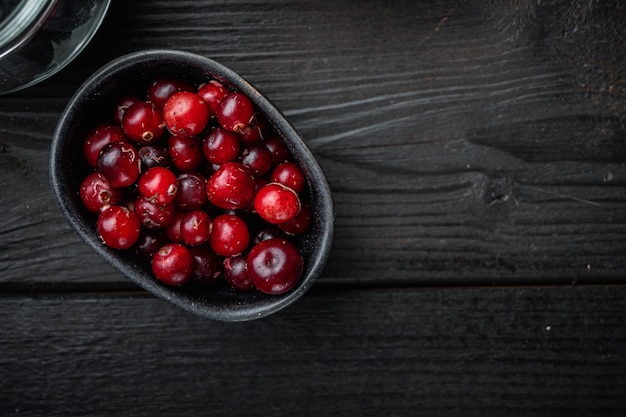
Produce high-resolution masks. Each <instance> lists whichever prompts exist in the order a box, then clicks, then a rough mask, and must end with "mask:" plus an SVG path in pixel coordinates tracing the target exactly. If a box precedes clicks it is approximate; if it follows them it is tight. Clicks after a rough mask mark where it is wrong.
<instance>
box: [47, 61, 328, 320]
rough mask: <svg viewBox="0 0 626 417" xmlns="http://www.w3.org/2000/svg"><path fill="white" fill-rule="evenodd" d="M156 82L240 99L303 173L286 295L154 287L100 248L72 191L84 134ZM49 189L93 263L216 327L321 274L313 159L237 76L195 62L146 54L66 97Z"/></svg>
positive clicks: (79, 175)
mask: <svg viewBox="0 0 626 417" xmlns="http://www.w3.org/2000/svg"><path fill="white" fill-rule="evenodd" d="M157 76H173V77H177V78H180V79H182V80H185V81H188V82H191V83H194V84H196V85H198V84H200V83H202V82H206V81H207V80H208V79H211V78H215V79H218V80H220V81H222V82H223V83H225V84H227V85H228V86H230V87H231V88H232V89H234V90H238V91H240V92H243V93H245V94H246V95H247V96H248V97H250V99H251V100H252V101H253V103H254V105H255V106H256V108H257V111H259V112H260V113H262V114H264V115H265V116H266V118H267V120H268V121H269V123H270V124H271V125H272V127H273V128H274V130H275V131H276V132H277V133H278V134H279V135H280V136H281V137H282V139H283V140H284V142H285V143H286V144H287V146H288V148H289V149H290V151H291V153H292V156H293V159H294V160H295V161H296V162H298V163H299V164H300V166H301V167H302V168H303V171H304V173H305V176H306V178H307V180H308V184H309V187H308V191H307V193H308V194H307V195H306V196H304V198H307V199H308V200H309V202H310V204H311V207H312V209H313V212H314V220H313V226H312V228H311V230H310V231H309V232H308V233H306V234H304V235H302V236H300V237H298V239H297V241H296V244H297V246H298V247H299V248H300V250H301V252H302V254H303V257H304V272H303V275H302V278H301V280H300V281H299V283H298V284H297V285H296V287H294V288H293V289H292V290H290V291H289V292H287V293H284V294H281V295H266V294H262V293H260V292H258V291H253V292H249V293H241V292H236V291H234V290H232V289H230V288H229V287H228V286H227V285H226V284H225V283H224V284H223V285H216V286H210V287H201V286H197V285H184V286H180V287H171V286H167V285H164V284H162V283H160V282H159V281H158V280H157V279H156V278H155V277H154V276H153V275H152V272H151V271H150V269H149V265H146V264H145V263H142V262H141V261H139V260H138V259H137V257H136V256H135V255H134V252H133V251H131V250H127V251H117V250H115V249H110V248H108V247H106V246H104V245H103V243H102V242H101V240H100V238H99V236H98V234H97V231H96V227H95V222H96V217H95V215H93V214H91V213H89V212H88V211H87V210H86V209H85V208H84V207H83V204H82V202H81V199H80V196H79V187H80V183H81V181H82V179H83V178H84V177H85V176H86V175H87V174H88V173H89V172H90V168H89V167H88V166H87V164H86V163H85V162H84V159H83V156H82V142H83V140H84V138H85V136H86V134H87V133H88V132H89V131H90V130H91V129H92V128H93V127H95V126H96V125H97V124H98V123H100V122H102V121H103V118H104V117H106V115H109V114H111V112H112V109H113V103H114V102H115V101H116V100H117V99H118V98H120V97H121V96H123V95H125V94H127V93H129V92H133V91H136V89H137V88H138V86H147V85H148V83H149V81H151V80H153V79H154V78H156V77H157ZM50 176H51V184H52V188H53V191H54V194H55V197H56V199H57V202H58V204H59V206H60V208H61V211H62V212H63V214H64V215H65V217H66V218H67V220H68V221H69V223H70V225H71V226H72V227H73V228H74V229H75V230H76V232H77V233H78V234H79V235H80V236H81V237H82V238H83V239H84V240H85V241H86V242H87V244H88V245H89V246H91V247H92V248H93V249H94V250H95V251H96V252H97V253H98V254H99V255H100V256H102V257H103V258H104V259H105V260H107V261H108V262H109V263H111V264H112V265H113V266H114V267H115V268H116V269H118V270H119V271H121V272H122V273H124V274H125V275H126V276H127V277H128V278H129V279H130V280H132V281H134V282H135V283H136V284H138V285H139V286H140V287H142V288H144V289H145V290H147V291H149V292H151V293H153V294H154V295H156V296H158V297H160V298H162V299H165V300H167V301H169V302H171V303H173V304H175V305H177V306H179V307H181V308H183V309H185V310H188V311H191V312H193V313H196V314H199V315H202V316H205V317H208V318H212V319H216V320H222V321H244V320H252V319H256V318H260V317H263V316H266V315H268V314H270V313H273V312H275V311H277V310H280V309H282V308H284V307H286V306H287V305H289V304H291V303H292V302H294V301H295V300H296V299H298V298H299V297H300V296H302V295H303V294H304V293H305V292H306V291H307V290H308V289H309V288H310V287H311V285H312V284H313V282H314V280H315V279H316V278H317V277H318V276H319V275H320V273H321V272H322V270H323V268H324V265H325V263H326V260H327V257H328V254H329V251H330V246H331V243H332V235H333V224H334V210H333V202H332V197H331V193H330V189H329V186H328V183H327V181H326V178H325V176H324V174H323V172H322V170H321V168H320V166H319V165H318V163H317V161H316V159H315V157H314V156H313V155H312V154H311V152H310V151H309V149H308V148H307V147H306V145H305V143H304V142H303V140H302V138H301V137H300V135H299V134H298V133H297V132H296V131H295V129H294V128H293V127H292V126H291V124H290V123H289V122H288V121H287V120H286V119H285V117H284V116H283V114H282V113H281V112H280V111H279V110H277V109H276V107H274V105H273V104H272V103H271V102H270V101H269V100H268V99H267V98H266V97H264V96H263V95H262V94H261V93H260V92H259V91H258V90H257V89H256V88H254V87H253V86H252V85H251V84H250V83H248V82H247V81H246V80H245V79H243V78H242V77H241V76H239V75H238V74H236V73H235V72H233V71H232V70H230V69H228V68H226V67H224V66H222V65H220V64H219V63H217V62H215V61H213V60H211V59H208V58H206V57H203V56H199V55H195V54H191V53H187V52H181V51H173V50H148V51H142V52H136V53H132V54H129V55H125V56H122V57H120V58H118V59H116V60H114V61H112V62H110V63H109V64H107V65H105V66H104V67H103V68H101V69H100V70H98V71H97V72H96V73H95V74H93V75H92V76H91V77H90V78H89V79H88V80H87V81H86V82H85V83H84V84H83V85H82V86H81V87H80V88H79V89H78V91H77V92H76V93H75V94H74V96H73V97H72V98H71V100H70V101H69V103H68V105H67V107H66V109H65V110H64V112H63V113H62V115H61V118H60V120H59V123H58V126H57V128H56V130H55V132H54V137H53V141H52V149H51V155H50Z"/></svg>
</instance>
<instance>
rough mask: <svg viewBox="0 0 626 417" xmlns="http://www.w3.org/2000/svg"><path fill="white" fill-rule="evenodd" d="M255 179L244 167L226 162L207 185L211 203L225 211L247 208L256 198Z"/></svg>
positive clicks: (210, 178)
mask: <svg viewBox="0 0 626 417" xmlns="http://www.w3.org/2000/svg"><path fill="white" fill-rule="evenodd" d="M254 186H255V184H254V177H253V176H252V174H251V173H250V171H249V170H248V168H246V167H245V166H244V165H242V164H240V163H238V162H226V163H224V164H223V165H222V166H220V167H219V168H218V170H217V171H215V173H213V175H211V177H209V180H208V183H207V197H208V199H209V201H210V202H211V203H212V204H213V205H215V206H217V207H220V208H223V209H238V208H246V207H247V206H248V205H249V204H250V202H251V201H252V199H253V198H254V192H255V189H254Z"/></svg>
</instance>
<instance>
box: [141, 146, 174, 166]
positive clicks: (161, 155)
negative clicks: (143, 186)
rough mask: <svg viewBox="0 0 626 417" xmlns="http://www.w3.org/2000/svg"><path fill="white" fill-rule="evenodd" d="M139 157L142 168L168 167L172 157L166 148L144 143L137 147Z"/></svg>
mask: <svg viewBox="0 0 626 417" xmlns="http://www.w3.org/2000/svg"><path fill="white" fill-rule="evenodd" d="M139 159H141V166H142V168H143V169H144V170H146V169H150V168H154V167H165V168H169V167H170V166H171V165H172V158H170V154H169V153H167V149H165V148H164V147H163V146H159V145H145V146H142V147H141V148H139Z"/></svg>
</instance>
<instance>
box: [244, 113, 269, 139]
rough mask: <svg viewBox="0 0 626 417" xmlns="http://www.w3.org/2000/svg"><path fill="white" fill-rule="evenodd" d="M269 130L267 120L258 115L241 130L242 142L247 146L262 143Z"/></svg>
mask: <svg viewBox="0 0 626 417" xmlns="http://www.w3.org/2000/svg"><path fill="white" fill-rule="evenodd" d="M268 129H269V127H268V125H267V121H266V120H265V118H264V117H263V116H261V115H259V114H258V113H257V114H255V115H254V117H253V118H252V121H251V122H250V124H249V125H248V126H246V127H244V128H243V129H240V130H239V136H240V139H241V142H242V143H244V144H246V145H251V144H253V143H258V142H261V141H262V140H263V138H264V137H265V135H266V134H267V130H268Z"/></svg>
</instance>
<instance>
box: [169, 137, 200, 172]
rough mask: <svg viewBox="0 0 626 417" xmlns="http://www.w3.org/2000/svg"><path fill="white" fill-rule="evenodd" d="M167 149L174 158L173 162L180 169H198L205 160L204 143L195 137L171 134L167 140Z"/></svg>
mask: <svg viewBox="0 0 626 417" xmlns="http://www.w3.org/2000/svg"><path fill="white" fill-rule="evenodd" d="M167 150H168V152H169V154H170V157H171V158H172V164H173V165H174V167H176V169H178V170H180V171H193V170H196V169H198V168H200V166H201V165H202V163H203V162H204V155H203V154H202V145H201V144H200V141H199V140H198V139H197V138H195V137H184V136H170V137H169V138H168V140H167Z"/></svg>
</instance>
